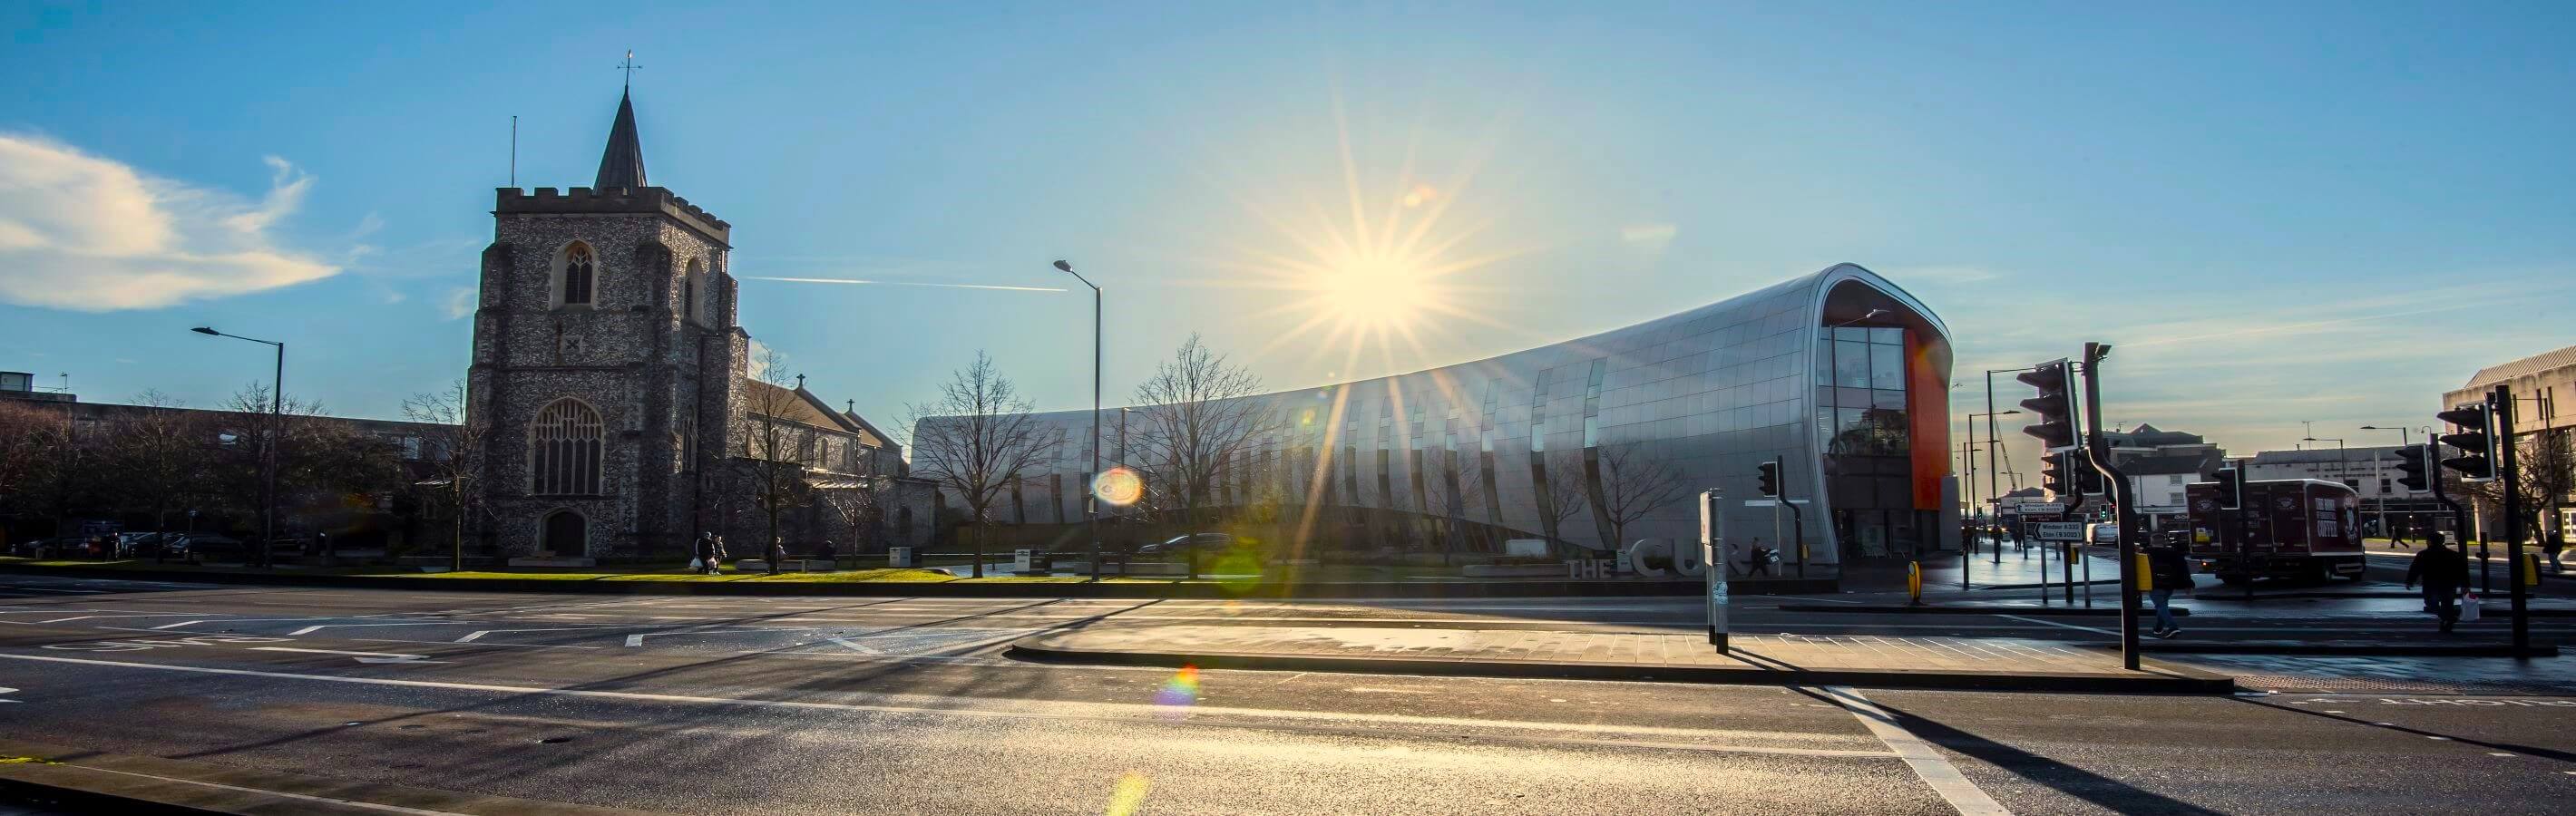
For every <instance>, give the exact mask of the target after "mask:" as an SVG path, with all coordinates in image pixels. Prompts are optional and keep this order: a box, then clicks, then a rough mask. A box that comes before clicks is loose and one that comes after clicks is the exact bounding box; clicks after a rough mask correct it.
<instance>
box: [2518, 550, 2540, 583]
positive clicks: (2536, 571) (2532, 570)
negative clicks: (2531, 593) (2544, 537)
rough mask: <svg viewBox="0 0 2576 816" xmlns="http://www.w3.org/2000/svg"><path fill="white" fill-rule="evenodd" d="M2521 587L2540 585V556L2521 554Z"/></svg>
mask: <svg viewBox="0 0 2576 816" xmlns="http://www.w3.org/2000/svg"><path fill="white" fill-rule="evenodd" d="M2522 585H2523V586H2539V585H2540V556H2538V555H2535V554H2532V553H2523V554H2522Z"/></svg>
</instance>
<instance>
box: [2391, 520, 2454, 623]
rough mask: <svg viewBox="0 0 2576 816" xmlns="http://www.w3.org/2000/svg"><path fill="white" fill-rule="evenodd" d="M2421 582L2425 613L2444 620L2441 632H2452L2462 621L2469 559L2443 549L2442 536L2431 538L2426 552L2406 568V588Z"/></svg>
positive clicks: (2437, 535) (2420, 554)
mask: <svg viewBox="0 0 2576 816" xmlns="http://www.w3.org/2000/svg"><path fill="white" fill-rule="evenodd" d="M2418 582H2421V583H2423V585H2424V611H2426V612H2431V613H2433V615H2434V617H2437V618H2440V619H2441V621H2442V631H2444V632H2448V631H2451V626H2452V624H2455V623H2458V622H2459V620H2460V592H2461V591H2462V590H2463V589H2465V588H2466V587H2467V586H2468V583H2469V561H2468V559H2467V558H2464V557H2461V555H2460V554H2459V553H2458V552H2457V551H2454V550H2452V549H2451V548H2449V547H2445V546H2443V545H2442V534H2441V533H2433V534H2431V535H2428V536H2426V537H2425V539H2424V551H2423V552H2420V553H2416V554H2415V560H2414V562H2413V563H2410V564H2407V565H2406V588H2407V589H2414V588H2415V584H2416V583H2418Z"/></svg>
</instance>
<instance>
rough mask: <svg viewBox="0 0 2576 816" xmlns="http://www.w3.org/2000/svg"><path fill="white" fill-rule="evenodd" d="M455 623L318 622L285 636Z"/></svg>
mask: <svg viewBox="0 0 2576 816" xmlns="http://www.w3.org/2000/svg"><path fill="white" fill-rule="evenodd" d="M457 623H458V621H436V620H407V621H400V622H396V623H325V624H320V625H317V626H307V627H304V628H302V629H297V630H295V631H292V632H288V633H286V634H287V636H288V637H293V636H296V635H310V634H313V633H315V632H319V631H322V630H324V629H345V628H354V627H359V626H453V625H456V624H457Z"/></svg>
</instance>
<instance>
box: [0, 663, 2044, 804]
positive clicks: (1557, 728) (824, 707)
mask: <svg viewBox="0 0 2576 816" xmlns="http://www.w3.org/2000/svg"><path fill="white" fill-rule="evenodd" d="M914 659H918V658H914ZM0 660H33V661H39V662H45V663H68V664H73V665H80V666H111V667H116V668H127V669H152V670H157V671H173V672H188V673H193V674H218V675H229V676H233V677H265V678H270V679H281V680H311V681H316V682H325V683H353V684H358V685H368V686H395V687H401V688H427V689H442V690H449V691H479V692H490V693H496V694H510V695H528V694H544V695H554V696H561V697H588V698H593V699H607V700H622V701H629V702H647V703H696V704H712V705H737V706H752V707H761V708H786V709H798V710H809V711H860V712H877V713H890V714H916V715H922V716H931V717H941V716H953V717H986V718H995V719H1018V720H1090V721H1101V720H1106V721H1119V722H1147V723H1167V724H1181V725H1186V724H1191V723H1192V722H1193V721H1195V720H1198V719H1199V718H1203V717H1217V716H1236V717H1253V718H1263V719H1272V720H1289V721H1299V722H1312V723H1316V724H1318V725H1319V726H1320V727H1323V728H1327V729H1331V730H1334V731H1335V732H1337V733H1338V732H1344V731H1347V729H1348V728H1349V726H1350V724H1351V723H1353V722H1377V723H1388V724H1395V725H1424V726H1448V727H1457V728H1488V729H1495V730H1501V731H1519V732H1540V733H1542V734H1544V733H1546V732H1571V733H1579V734H1586V735H1595V736H1593V737H1577V738H1572V739H1570V740H1559V741H1572V742H1599V741H1601V739H1600V738H1599V735H1609V736H1610V738H1611V739H1617V738H1619V737H1631V736H1635V737H1666V738H1681V739H1708V738H1710V737H1712V736H1719V737H1729V738H1753V739H1777V740H1807V741H1813V740H1814V739H1815V738H1816V735H1814V734H1809V733H1803V732H1787V731H1752V730H1733V729H1701V728H1674V727H1669V726H1650V725H1627V726H1604V725H1589V724H1584V723H1557V722H1526V721H1518V720H1485V719H1475V718H1467V717H1427V716H1418V715H1410V714H1356V713H1347V712H1320V711H1297V710H1287V709H1263V708H1234V707H1228V706H1192V707H1191V708H1190V710H1189V716H1190V717H1191V719H1190V720H1173V719H1171V716H1172V709H1171V707H1169V706H1161V705H1147V704H1139V703H1067V702H1063V701H1057V700H1029V701H1004V700H1000V699H996V698H989V697H950V696H943V695H928V694H920V695H914V694H906V695H889V694H869V693H864V692H859V693H853V694H852V695H851V696H854V697H863V698H872V699H880V700H889V701H903V702H904V703H911V704H909V705H907V704H899V703H891V702H890V703H830V702H822V701H817V700H753V699H743V698H737V697H699V696H691V695H683V694H655V693H650V692H639V691H603V690H597V689H570V688H548V687H544V686H507V685H499V684H491V683H453V682H446V681H439V680H404V679H399V678H392V677H355V676H341V675H330V674H297V673H294V672H277V671H259V670H255V669H224V668H216V667H213V666H183V665H177V664H170V663H132V662H126V661H121V660H93V659H89V658H79V657H54V656H51V655H30V654H10V653H6V652H0ZM1149 670H1150V671H1161V672H1168V671H1170V670H1169V669H1149ZM1006 706H1019V707H1006ZM1075 712H1082V713H1075ZM1199 724H1203V725H1232V724H1231V723H1207V722H1201V723H1199ZM1244 727H1254V728H1258V727H1267V726H1262V725H1259V724H1244ZM1657 747H1670V748H1683V749H1697V750H1707V751H1727V752H1737V753H1769V754H1790V755H1797V756H1833V757H1875V758H1884V759H1894V758H1898V757H1897V755H1896V754H1894V753H1890V752H1887V751H1867V750H1853V749H1837V748H1794V747H1771V746H1748V745H1709V744H1702V743H1696V742H1690V743H1684V742H1670V743H1657ZM1994 812H1997V813H2000V812H2001V811H1994Z"/></svg>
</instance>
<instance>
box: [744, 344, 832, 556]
mask: <svg viewBox="0 0 2576 816" xmlns="http://www.w3.org/2000/svg"><path fill="white" fill-rule="evenodd" d="M753 368H755V369H757V370H758V371H759V372H760V373H759V374H758V375H757V376H755V377H753V378H752V379H751V380H750V381H748V382H745V383H744V384H743V386H744V387H743V390H742V406H741V408H742V410H740V411H737V412H735V417H736V419H735V424H736V426H737V427H736V428H735V433H734V435H735V436H738V437H740V438H741V439H742V444H743V450H742V455H743V458H744V461H743V463H742V466H741V469H742V470H743V473H744V477H745V481H746V486H748V487H749V488H750V489H751V498H752V503H753V505H754V506H756V507H758V508H760V511H761V515H762V517H763V519H764V520H766V521H767V523H768V533H769V534H768V538H767V540H766V541H765V543H764V545H763V546H762V548H761V557H762V558H768V557H770V556H769V552H770V550H771V549H773V548H775V547H777V546H778V544H779V538H778V529H779V517H780V516H781V515H783V514H785V513H786V511H787V509H788V508H791V507H802V506H804V505H806V504H807V503H809V502H810V501H812V499H813V492H814V491H813V484H812V483H811V482H809V481H808V480H807V479H806V470H807V469H808V468H811V467H814V466H816V465H819V464H820V463H821V458H820V457H821V453H820V448H821V446H822V433H821V430H822V429H820V428H816V427H815V426H813V425H810V424H807V423H805V422H803V421H801V420H799V419H798V417H803V416H807V415H809V414H811V413H813V412H814V411H815V410H817V409H813V408H812V406H811V405H809V404H808V403H807V402H806V399H805V397H804V395H802V394H799V393H797V391H798V389H800V388H802V387H803V386H802V385H801V384H800V383H798V381H797V380H795V379H794V378H790V377H789V376H788V375H787V364H786V359H785V357H784V356H782V355H780V354H779V353H778V351H777V350H776V349H763V350H762V352H761V357H760V359H759V360H757V361H755V362H754V363H753Z"/></svg>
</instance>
